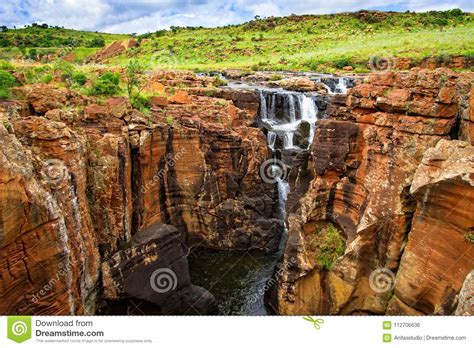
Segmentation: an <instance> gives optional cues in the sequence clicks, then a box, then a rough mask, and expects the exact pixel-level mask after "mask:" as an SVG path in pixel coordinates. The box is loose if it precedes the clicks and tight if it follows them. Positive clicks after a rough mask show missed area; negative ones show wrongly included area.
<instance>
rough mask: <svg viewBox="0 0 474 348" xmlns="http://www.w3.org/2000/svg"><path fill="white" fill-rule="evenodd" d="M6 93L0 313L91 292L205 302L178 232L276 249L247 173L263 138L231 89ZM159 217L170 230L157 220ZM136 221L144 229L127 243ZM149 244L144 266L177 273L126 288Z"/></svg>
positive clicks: (196, 308)
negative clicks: (97, 95) (100, 94)
mask: <svg viewBox="0 0 474 348" xmlns="http://www.w3.org/2000/svg"><path fill="white" fill-rule="evenodd" d="M188 75H189V74H188ZM188 75H186V78H187V77H189V79H190V81H203V78H197V77H194V78H191V77H190V75H189V76H188ZM162 76H164V77H163V78H165V77H166V76H168V75H162ZM173 76H174V77H176V78H177V79H178V78H180V76H181V74H176V75H173ZM181 77H182V76H181ZM163 78H162V79H160V81H162V82H163V83H166V80H163ZM193 79H194V80H193ZM173 83H174V82H173ZM191 84H192V83H191ZM201 86H202V84H201ZM166 88H168V87H166ZM15 93H16V95H19V96H22V97H23V98H24V99H25V100H24V101H18V102H13V101H8V102H2V103H1V104H0V111H1V113H0V116H1V123H0V127H1V132H2V134H1V135H2V136H1V139H0V141H1V142H2V148H1V154H2V162H1V166H0V169H1V175H0V178H1V179H0V197H1V199H0V202H1V203H0V216H1V218H0V222H1V224H0V243H1V244H0V253H1V255H2V263H1V265H0V266H1V267H0V268H1V271H2V272H1V278H0V297H1V304H0V312H1V313H5V314H13V313H22V314H93V313H95V312H96V311H97V304H98V303H99V304H100V305H103V302H102V301H99V302H98V301H97V296H99V299H103V298H104V297H103V296H106V297H107V299H108V301H113V302H115V303H118V302H121V301H127V300H128V299H131V298H135V299H143V300H144V301H146V302H147V303H149V304H151V305H152V306H153V305H154V306H156V307H157V308H158V312H159V313H168V314H169V313H193V314H195V313H210V312H212V311H213V310H214V309H213V308H214V302H213V299H212V296H211V295H210V294H209V293H207V292H206V291H205V290H203V289H200V288H198V287H196V286H194V285H192V284H191V283H190V281H189V274H188V271H187V261H186V250H187V249H186V247H185V246H184V244H183V243H185V244H187V245H196V244H203V245H206V246H208V247H212V248H217V249H226V250H228V249H232V250H249V249H262V250H267V251H274V250H276V249H277V247H278V244H279V241H280V236H281V232H282V228H283V225H282V223H281V221H280V220H279V219H278V218H277V217H276V215H277V212H276V204H277V203H276V200H275V195H276V194H277V193H276V188H275V187H274V185H272V184H265V183H264V182H263V181H262V180H261V179H260V177H259V174H258V169H259V165H260V163H261V162H263V161H264V160H266V159H267V156H268V152H267V147H266V139H265V137H264V136H263V134H262V133H261V131H260V130H259V129H257V128H252V127H249V125H250V122H249V119H250V118H251V115H250V116H249V114H248V113H247V110H242V109H240V108H238V107H236V106H235V105H234V102H233V98H232V97H229V98H228V99H226V98H217V97H215V98H214V97H208V96H196V95H192V94H191V93H189V94H188V93H187V92H185V91H184V90H179V89H176V90H174V91H173V94H171V95H162V96H161V97H162V98H164V99H165V100H166V103H162V102H160V104H161V105H159V106H158V107H156V109H155V108H154V111H153V114H152V115H145V114H142V113H141V112H139V111H137V110H134V109H133V108H132V107H131V105H130V103H129V102H128V100H127V98H123V97H113V98H109V99H107V100H105V101H104V102H101V103H98V102H97V101H96V100H94V99H93V98H87V97H82V96H80V95H78V94H77V93H74V92H71V91H68V90H66V89H56V88H54V87H53V86H49V85H48V86H46V85H29V86H25V87H22V88H18V89H17V90H16V91H15ZM243 120H244V121H243ZM274 215H275V216H274ZM164 223H167V224H172V225H173V226H174V227H173V228H172V232H170V233H168V232H166V231H167V230H166V228H165V229H163V228H161V227H157V226H161V224H164ZM150 226H154V227H153V228H152V230H153V231H154V232H153V233H152V232H150V233H151V234H152V235H153V238H151V237H150V239H148V240H147V241H142V242H140V243H139V242H137V241H136V239H137V238H141V237H140V236H143V235H148V233H149V231H150V230H149V229H147V228H148V227H150ZM165 230H166V231H165ZM164 231H165V232H166V233H165V232H164ZM154 253H159V257H158V258H157V259H155V260H154V261H153V262H152V264H151V265H152V266H153V267H155V266H157V267H158V266H160V267H162V266H163V267H165V266H166V267H169V268H171V269H174V270H175V271H176V274H177V276H178V277H182V278H180V279H182V280H180V284H179V286H178V289H177V291H176V292H174V293H173V294H172V295H171V294H170V296H171V297H166V299H164V298H163V297H158V298H157V297H156V296H155V297H154V296H153V294H152V293H150V292H149V291H148V290H149V289H148V290H147V289H146V288H137V287H133V286H132V287H129V285H130V283H129V280H130V279H135V278H134V277H135V275H133V274H145V273H146V274H148V273H147V272H149V270H150V269H149V267H148V266H149V262H151V261H150V260H151V259H150V257H152V256H153V255H152V254H154ZM114 260H115V261H117V260H119V261H117V262H118V264H119V265H120V266H117V265H116V263H115V261H114ZM155 261H156V262H155ZM101 265H102V268H101ZM106 265H108V266H106ZM104 267H106V268H104ZM107 267H109V268H107ZM117 267H118V268H117ZM163 267H162V268H163ZM166 267H165V268H166ZM128 269H133V272H134V273H133V274H128V273H127V272H126V270H128ZM101 270H102V271H104V275H107V274H108V275H107V276H105V277H102V278H100V277H99V274H100V272H101ZM106 270H108V271H109V273H106ZM117 272H118V273H117ZM120 272H122V273H121V276H120V277H117V274H120ZM143 272H144V273H143ZM134 282H135V280H133V282H132V283H134ZM104 285H105V288H104ZM100 289H104V293H102V292H101V291H99V290H100ZM112 293H115V294H116V297H113V296H111V295H110V294H112ZM104 294H106V295H104ZM191 304H192V307H190V305H191ZM189 308H191V310H190V311H188V309H189Z"/></svg>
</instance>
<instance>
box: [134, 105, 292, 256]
mask: <svg viewBox="0 0 474 348" xmlns="http://www.w3.org/2000/svg"><path fill="white" fill-rule="evenodd" d="M219 101H220V100H219V99H217V101H216V99H214V98H210V97H193V101H192V103H190V104H170V105H169V106H168V108H167V109H166V117H165V116H164V115H163V113H161V112H157V113H156V114H155V115H154V116H155V117H157V118H158V119H160V118H161V119H162V118H166V119H167V120H168V122H170V121H172V122H173V127H164V126H163V127H157V128H155V129H153V130H143V131H141V132H140V134H139V146H138V148H136V150H134V154H133V161H134V163H133V168H134V173H133V176H134V178H135V180H134V183H135V189H134V192H141V194H140V195H139V196H138V199H137V202H136V204H135V207H136V208H135V211H134V228H135V229H136V230H138V229H141V228H142V227H143V226H147V225H150V224H153V223H155V222H162V223H167V224H171V225H173V226H176V227H178V228H179V229H180V231H182V233H184V234H185V235H186V236H187V238H188V243H190V244H195V243H203V244H204V245H207V246H209V247H213V248H218V249H240V250H248V249H254V248H256V249H263V250H268V251H275V250H276V249H277V247H278V244H279V240H280V236H281V230H282V227H283V226H282V223H281V221H280V220H279V219H278V217H277V216H274V215H275V214H274V212H275V210H276V209H275V207H276V204H277V203H276V200H275V195H276V194H277V192H276V189H275V187H274V185H273V184H267V183H265V182H264V181H263V180H262V179H261V178H260V176H259V172H258V171H259V165H260V164H261V163H262V162H263V161H265V159H266V158H267V157H268V150H267V146H266V139H265V137H264V136H263V133H262V132H261V131H260V130H259V129H257V128H250V127H245V126H240V127H233V124H234V120H235V118H236V117H238V114H239V110H238V109H237V108H236V107H235V106H233V104H232V102H229V101H225V100H222V102H219ZM137 135H138V134H137Z"/></svg>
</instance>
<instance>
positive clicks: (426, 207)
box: [388, 140, 474, 314]
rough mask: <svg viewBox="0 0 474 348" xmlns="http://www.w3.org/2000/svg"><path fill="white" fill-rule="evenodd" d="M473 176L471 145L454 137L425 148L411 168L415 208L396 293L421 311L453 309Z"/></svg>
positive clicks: (466, 262) (461, 275) (468, 255)
mask: <svg viewBox="0 0 474 348" xmlns="http://www.w3.org/2000/svg"><path fill="white" fill-rule="evenodd" d="M473 179H474V147H472V146H470V145H469V144H467V143H465V142H462V141H455V140H451V141H446V140H441V141H440V142H439V143H438V144H437V145H436V147H435V148H432V149H429V150H428V151H426V153H425V156H424V157H423V161H422V162H421V164H420V166H419V167H418V169H417V171H416V174H415V177H414V179H413V183H412V185H411V188H410V193H411V194H412V195H413V196H414V197H415V198H416V200H417V209H416V212H415V216H414V218H413V221H412V227H411V230H410V234H409V237H408V243H407V246H406V248H405V252H404V253H403V257H402V260H401V263H400V268H399V270H398V273H397V279H396V287H395V297H396V299H397V300H400V301H401V302H403V303H405V304H406V305H408V306H409V307H411V308H413V309H416V310H418V311H420V312H422V313H426V314H450V313H452V312H453V310H454V308H455V305H456V303H455V297H456V294H457V293H458V292H459V291H460V290H461V287H462V284H463V282H464V279H465V278H466V275H467V274H468V273H469V272H470V271H471V269H472V266H473V260H474V248H472V242H471V241H470V240H469V234H470V233H471V234H472V231H474V219H473V217H472V207H473V206H474V180H473ZM388 312H389V313H390V312H391V311H390V309H389V311H388ZM394 312H395V313H397V311H394Z"/></svg>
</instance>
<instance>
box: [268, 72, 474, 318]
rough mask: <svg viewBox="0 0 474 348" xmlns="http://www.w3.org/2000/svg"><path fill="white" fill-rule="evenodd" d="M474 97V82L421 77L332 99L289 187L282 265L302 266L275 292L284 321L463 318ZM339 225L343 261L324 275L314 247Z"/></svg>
mask: <svg viewBox="0 0 474 348" xmlns="http://www.w3.org/2000/svg"><path fill="white" fill-rule="evenodd" d="M472 86H473V76H472V74H471V75H469V74H466V75H458V74H455V73H453V72H451V71H450V70H447V69H437V70H435V71H427V70H420V69H412V70H411V71H410V72H409V73H393V72H384V73H377V74H371V75H369V76H368V77H366V78H365V80H364V81H362V82H360V83H358V84H357V85H356V86H355V87H354V88H352V89H351V90H349V93H348V96H347V97H340V96H338V97H336V98H334V99H333V102H332V103H331V105H330V110H329V111H328V113H329V117H328V119H325V120H319V121H318V122H317V131H316V135H315V137H314V141H313V144H312V147H311V150H310V151H309V152H308V153H306V154H300V157H301V158H303V159H304V160H303V161H301V163H300V164H299V165H295V166H293V168H292V169H291V173H290V176H289V178H290V184H291V186H292V190H291V191H292V193H291V194H290V197H289V199H288V202H287V212H288V214H287V224H288V230H289V235H288V242H287V244H286V248H285V254H284V259H285V260H286V261H287V263H289V260H291V259H293V260H296V262H294V263H293V264H290V265H289V267H286V268H285V269H284V270H283V272H282V277H281V278H280V281H279V284H278V286H277V287H276V288H274V289H273V290H272V294H273V299H272V301H271V303H272V306H273V307H274V308H275V310H277V311H278V312H280V313H282V314H315V313H318V314H338V313H340V314H357V313H358V314H363V313H366V314H384V313H387V314H398V315H400V314H451V313H453V311H454V308H455V305H456V295H457V294H458V293H459V291H460V289H461V287H462V284H463V281H464V279H465V277H466V276H467V274H468V273H469V272H470V271H471V270H472V269H473V268H474V254H473V252H474V250H473V249H472V238H471V237H472V231H473V228H474V219H473V217H472V206H473V203H474V201H473V197H472V196H473V195H474V186H473V182H472V175H473V174H472V169H473V165H474V162H473V158H472V153H473V151H474V147H473V146H472V145H471V143H469V142H470V141H471V138H470V137H469V135H468V132H467V133H466V132H465V129H469V127H471V120H470V118H469V116H470V115H471V114H472V110H473V109H474V104H473V103H472ZM470 93H471V94H470ZM453 138H454V139H456V138H459V139H462V140H465V141H467V142H464V141H459V140H450V139H453ZM329 225H334V226H335V227H336V229H337V230H338V231H339V232H340V234H341V237H342V238H343V239H344V240H345V250H344V252H341V255H340V256H339V257H338V258H337V259H336V260H335V261H334V262H333V263H331V264H329V265H328V264H323V265H322V264H320V263H318V259H317V257H319V256H321V253H322V252H324V250H323V251H321V250H316V254H315V251H314V250H313V248H312V247H311V240H312V238H311V236H313V235H316V236H317V235H320V231H321V228H322V227H324V226H329ZM318 253H319V254H318ZM315 255H316V256H315Z"/></svg>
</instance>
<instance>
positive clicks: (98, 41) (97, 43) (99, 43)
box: [87, 37, 105, 47]
mask: <svg viewBox="0 0 474 348" xmlns="http://www.w3.org/2000/svg"><path fill="white" fill-rule="evenodd" d="M87 46H88V47H104V46H105V40H104V39H103V38H101V37H95V38H93V39H92V40H91V41H89V42H88V43H87Z"/></svg>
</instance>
